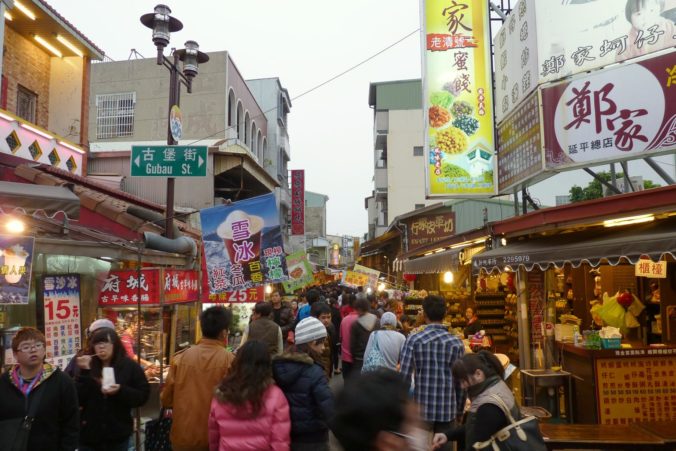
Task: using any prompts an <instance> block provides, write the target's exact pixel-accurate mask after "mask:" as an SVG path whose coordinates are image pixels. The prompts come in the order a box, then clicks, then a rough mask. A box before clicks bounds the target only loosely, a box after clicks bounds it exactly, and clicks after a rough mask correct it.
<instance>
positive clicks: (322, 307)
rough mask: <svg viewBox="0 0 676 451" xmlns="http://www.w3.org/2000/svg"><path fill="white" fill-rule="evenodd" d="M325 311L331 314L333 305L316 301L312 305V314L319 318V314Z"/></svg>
mask: <svg viewBox="0 0 676 451" xmlns="http://www.w3.org/2000/svg"><path fill="white" fill-rule="evenodd" d="M324 313H328V314H329V315H330V314H331V307H330V306H329V304H327V303H326V302H315V303H314V304H312V307H310V316H314V317H315V318H319V316H320V315H322V314H324Z"/></svg>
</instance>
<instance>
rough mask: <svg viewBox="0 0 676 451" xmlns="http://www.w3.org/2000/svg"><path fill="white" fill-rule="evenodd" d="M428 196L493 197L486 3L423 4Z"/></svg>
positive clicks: (433, 0)
mask: <svg viewBox="0 0 676 451" xmlns="http://www.w3.org/2000/svg"><path fill="white" fill-rule="evenodd" d="M422 4H423V11H422V17H423V22H424V23H423V27H422V28H423V33H424V35H425V36H424V38H423V39H422V41H423V46H424V48H423V49H422V53H423V105H424V115H425V149H426V150H425V155H426V156H427V160H426V161H427V163H428V164H427V168H426V171H425V178H426V186H427V197H428V198H434V197H446V198H449V197H473V196H474V197H476V196H491V195H493V194H495V175H494V165H495V159H494V158H493V157H494V151H495V143H494V141H495V138H494V134H495V130H494V127H493V77H492V67H491V54H490V51H491V40H490V33H489V31H490V30H489V26H488V18H489V11H488V2H486V1H484V0H451V1H448V0H425V1H424V2H423V3H422Z"/></svg>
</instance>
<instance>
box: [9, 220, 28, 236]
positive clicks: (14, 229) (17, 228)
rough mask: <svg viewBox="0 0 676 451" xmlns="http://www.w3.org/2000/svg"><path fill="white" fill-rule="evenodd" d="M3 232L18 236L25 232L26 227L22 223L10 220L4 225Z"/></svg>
mask: <svg viewBox="0 0 676 451" xmlns="http://www.w3.org/2000/svg"><path fill="white" fill-rule="evenodd" d="M5 230H7V232H9V233H11V234H13V235H19V234H21V233H23V232H24V230H26V226H25V224H24V223H23V221H20V220H18V219H15V218H12V219H10V220H9V221H7V222H6V223H5Z"/></svg>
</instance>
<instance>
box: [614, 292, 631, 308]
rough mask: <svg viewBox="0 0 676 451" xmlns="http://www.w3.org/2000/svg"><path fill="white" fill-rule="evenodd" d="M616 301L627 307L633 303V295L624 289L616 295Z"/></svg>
mask: <svg viewBox="0 0 676 451" xmlns="http://www.w3.org/2000/svg"><path fill="white" fill-rule="evenodd" d="M617 303H618V304H620V305H621V306H622V307H624V308H629V306H630V305H631V304H633V303H634V297H633V296H632V295H631V293H630V292H628V291H625V292H624V293H620V294H619V295H618V296H617Z"/></svg>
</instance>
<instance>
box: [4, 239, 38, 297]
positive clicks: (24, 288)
mask: <svg viewBox="0 0 676 451" xmlns="http://www.w3.org/2000/svg"><path fill="white" fill-rule="evenodd" d="M33 243H34V239H33V238H32V237H29V236H12V235H0V258H1V259H2V265H1V266H0V304H28V290H29V288H30V286H31V265H32V262H33Z"/></svg>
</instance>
